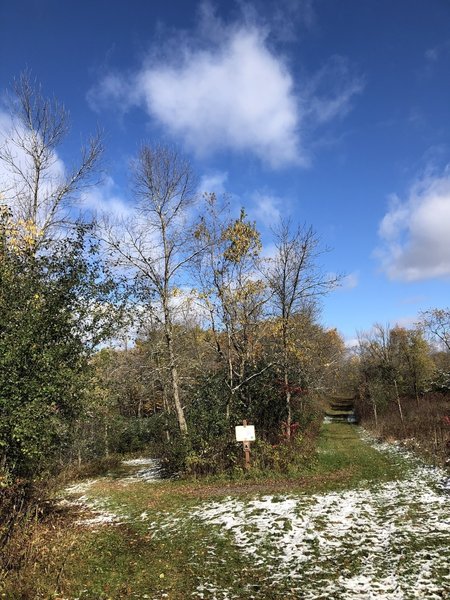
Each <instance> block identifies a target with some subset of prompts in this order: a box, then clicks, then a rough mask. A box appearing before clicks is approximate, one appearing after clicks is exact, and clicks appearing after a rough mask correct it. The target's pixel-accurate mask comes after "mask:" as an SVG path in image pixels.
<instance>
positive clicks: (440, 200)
mask: <svg viewBox="0 0 450 600" xmlns="http://www.w3.org/2000/svg"><path fill="white" fill-rule="evenodd" d="M379 236H380V238H381V240H382V246H381V247H380V248H379V249H378V250H377V251H376V255H377V256H378V257H379V258H380V260H381V263H382V268H383V270H384V271H385V272H386V273H387V275H388V276H389V278H390V279H393V280H400V281H419V280H422V279H431V278H449V277H450V170H447V171H446V172H445V173H444V175H442V176H441V177H431V176H427V177H425V178H423V179H422V180H421V181H419V182H417V183H416V184H415V185H414V186H413V187H412V188H411V190H410V193H409V195H408V198H407V199H406V200H404V201H402V200H401V199H400V198H399V197H398V196H392V197H391V199H390V208H389V210H388V212H387V213H386V215H385V216H384V218H383V219H382V221H381V223H380V226H379Z"/></svg>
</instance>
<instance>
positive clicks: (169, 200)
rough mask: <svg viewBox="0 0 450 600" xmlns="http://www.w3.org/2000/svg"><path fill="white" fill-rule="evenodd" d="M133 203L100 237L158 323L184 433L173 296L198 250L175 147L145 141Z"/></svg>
mask: <svg viewBox="0 0 450 600" xmlns="http://www.w3.org/2000/svg"><path fill="white" fill-rule="evenodd" d="M134 193H135V198H136V201H137V202H136V205H135V207H134V210H133V213H132V215H131V217H130V218H128V219H125V220H122V221H121V222H119V223H111V222H110V221H108V220H107V219H105V221H104V224H103V238H104V240H105V241H106V242H107V245H108V247H109V249H110V252H111V255H112V257H113V259H114V261H115V264H116V265H117V266H120V267H124V268H126V269H127V270H130V271H131V273H132V276H133V279H134V283H135V288H134V293H135V295H136V298H138V299H139V300H138V301H139V302H141V303H142V306H141V308H142V311H143V313H144V314H145V313H147V314H148V313H151V315H152V318H153V319H154V320H155V321H157V322H158V323H160V324H161V325H162V328H163V331H164V337H165V342H166V348H167V355H168V361H169V369H170V377H171V387H172V396H173V403H174V407H175V412H176V415H177V419H178V425H179V428H180V431H181V433H182V434H186V433H187V424H186V418H185V414H184V408H183V405H182V402H181V394H180V378H179V372H178V370H179V369H178V361H177V356H176V351H175V347H174V320H175V311H176V303H177V297H179V296H180V289H181V287H182V286H183V284H185V283H186V281H187V280H186V279H184V277H185V276H186V269H187V267H188V265H189V264H190V262H191V261H192V259H193V258H194V256H195V255H197V254H198V253H199V252H201V250H200V249H199V248H196V249H194V248H193V246H192V244H191V241H192V239H193V237H192V236H193V232H192V228H191V227H190V226H189V221H190V219H191V217H192V212H191V208H192V207H193V204H194V203H195V200H196V182H195V178H194V176H193V173H192V169H191V166H190V164H189V163H188V161H187V160H185V159H184V158H183V157H181V156H180V155H179V154H178V152H177V151H176V150H175V149H174V148H170V147H167V146H155V147H151V146H148V145H144V146H143V147H142V148H141V150H140V153H139V156H138V159H137V160H136V162H135V164H134Z"/></svg>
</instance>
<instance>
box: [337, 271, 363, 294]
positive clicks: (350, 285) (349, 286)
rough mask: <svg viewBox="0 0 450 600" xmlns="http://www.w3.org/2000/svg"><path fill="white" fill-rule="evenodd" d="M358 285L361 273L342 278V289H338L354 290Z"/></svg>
mask: <svg viewBox="0 0 450 600" xmlns="http://www.w3.org/2000/svg"><path fill="white" fill-rule="evenodd" d="M358 283H359V273H357V272H354V273H349V274H348V275H346V276H345V277H343V278H342V281H341V284H340V288H338V289H342V290H353V289H354V288H355V287H357V286H358Z"/></svg>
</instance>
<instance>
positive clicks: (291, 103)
mask: <svg viewBox="0 0 450 600" xmlns="http://www.w3.org/2000/svg"><path fill="white" fill-rule="evenodd" d="M25 68H29V69H31V70H32V72H33V74H34V75H36V77H37V78H38V79H39V80H40V81H41V83H42V84H43V87H44V89H45V91H46V92H47V93H48V94H54V95H55V96H56V97H57V98H58V99H60V100H61V101H63V102H64V103H65V105H66V106H67V108H69V109H70V112H71V120H72V132H71V136H70V139H69V140H68V142H67V144H66V145H65V147H64V148H63V149H62V151H61V159H62V160H63V161H64V163H66V164H69V163H70V162H71V159H72V154H73V153H74V152H75V151H76V150H77V148H78V146H79V143H80V137H83V136H85V135H87V134H88V133H89V132H91V131H92V130H93V129H95V128H96V126H97V125H99V126H100V127H101V128H102V129H104V131H105V134H106V135H105V143H106V148H107V150H106V157H105V159H106V161H105V164H106V171H107V177H106V179H105V182H104V183H103V185H102V186H101V187H99V188H98V189H97V190H93V191H92V192H91V194H90V195H89V198H86V203H87V204H88V205H90V206H91V207H92V208H96V207H97V208H98V207H100V208H101V207H109V210H117V211H120V210H126V205H127V202H128V200H129V196H130V195H129V191H128V188H127V172H128V164H129V160H130V158H131V157H132V156H134V155H135V154H136V151H137V148H138V146H139V145H140V143H141V142H142V141H144V140H151V141H155V140H159V139H161V140H164V141H170V142H175V143H176V144H178V145H180V146H181V147H182V148H183V149H184V151H185V152H186V154H187V155H188V156H189V157H190V158H191V160H192V162H193V165H194V167H195V170H196V172H197V173H198V176H199V178H200V180H201V182H202V183H201V185H202V188H204V189H205V191H218V192H221V191H223V192H226V193H228V194H230V195H231V197H232V198H233V202H235V203H236V206H239V205H241V204H242V205H244V206H245V207H246V209H247V212H248V213H249V214H250V216H251V217H252V218H254V219H256V221H257V223H258V226H259V227H260V229H261V231H262V233H263V239H264V241H265V243H266V247H267V249H268V251H270V247H269V244H270V226H271V224H274V223H276V221H277V219H279V218H280V216H291V217H292V220H293V221H294V222H298V223H299V224H302V223H306V224H308V225H309V224H310V225H312V226H313V227H314V229H315V230H316V231H317V233H318V235H319V236H320V237H321V239H322V241H323V243H324V245H327V246H329V247H330V248H331V249H332V250H331V252H329V253H327V254H326V255H324V256H323V260H322V263H323V269H324V270H325V271H326V272H340V273H346V274H347V277H346V279H344V282H343V283H344V285H343V287H342V289H341V290H339V291H337V292H334V293H333V294H331V295H330V296H329V297H327V298H326V300H325V301H324V307H323V321H324V322H325V324H326V325H327V326H332V327H337V328H338V329H339V330H340V331H341V332H342V333H343V334H344V336H345V337H346V338H347V339H348V340H350V339H352V338H354V337H355V332H356V331H357V330H364V329H368V328H369V327H370V326H371V325H372V324H373V323H374V322H376V321H379V322H382V323H387V322H389V323H391V324H394V323H396V322H399V323H401V324H410V323H412V322H413V321H414V319H415V317H416V316H417V314H418V313H419V312H420V311H421V310H425V309H427V308H430V307H445V306H448V305H449V304H450V302H449V289H450V286H449V284H450V118H449V117H450V3H449V2H447V1H446V0H429V1H428V2H426V3H425V2H424V1H418V0H417V1H416V0H396V1H395V2H392V0H391V1H384V0H348V1H346V2H338V1H337V0H334V1H333V0H317V1H314V0H305V1H300V0H299V1H296V2H294V1H292V0H279V1H278V2H268V1H263V0H260V1H254V2H232V1H227V2H215V3H201V2H191V1H189V0H185V1H170V0H166V1H165V2H160V1H158V0H154V1H151V2H150V1H149V2H144V1H142V0H141V1H138V0H128V1H127V2H124V1H118V0H108V1H107V0H102V1H100V0H91V1H86V0H78V1H77V2H74V1H72V0H66V1H64V2H61V1H56V0H36V1H31V0H19V1H17V2H12V1H7V0H3V2H1V3H0V88H1V90H2V93H3V90H5V89H6V87H7V86H8V85H9V84H10V83H11V81H12V79H13V78H14V77H15V76H17V75H18V74H19V73H20V72H21V71H23V70H24V69H25ZM2 110H3V108H2V105H1V104H0V117H1V111H2Z"/></svg>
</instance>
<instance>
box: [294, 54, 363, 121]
mask: <svg viewBox="0 0 450 600" xmlns="http://www.w3.org/2000/svg"><path fill="white" fill-rule="evenodd" d="M364 85H365V82H364V78H363V77H361V76H356V75H355V74H354V72H353V69H352V68H351V65H350V63H349V61H348V60H347V59H346V58H344V57H343V56H338V55H335V56H332V57H331V58H330V59H329V60H328V61H327V62H326V63H325V64H324V65H323V66H322V68H321V69H320V70H319V71H318V72H317V73H316V74H315V75H314V76H313V77H312V78H311V80H310V81H309V82H308V84H307V86H306V94H305V95H306V99H307V102H306V110H307V111H308V112H309V114H310V118H312V119H313V120H315V121H316V122H317V123H318V124H322V123H327V122H328V121H331V120H333V119H336V118H338V117H343V116H345V115H346V114H347V113H348V112H349V111H350V110H351V109H352V103H353V100H354V98H355V96H357V95H358V94H360V93H361V92H362V91H363V89H364ZM330 90H332V93H331V94H330Z"/></svg>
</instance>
